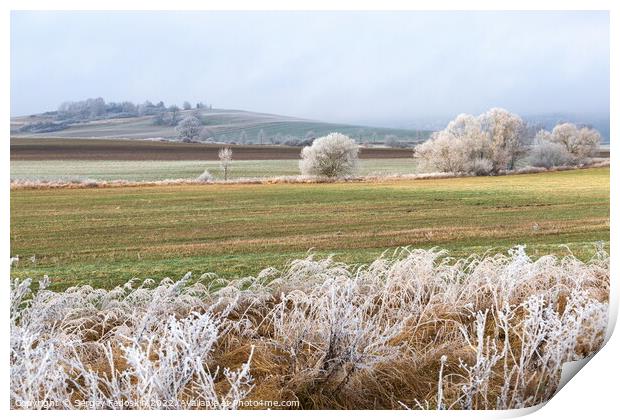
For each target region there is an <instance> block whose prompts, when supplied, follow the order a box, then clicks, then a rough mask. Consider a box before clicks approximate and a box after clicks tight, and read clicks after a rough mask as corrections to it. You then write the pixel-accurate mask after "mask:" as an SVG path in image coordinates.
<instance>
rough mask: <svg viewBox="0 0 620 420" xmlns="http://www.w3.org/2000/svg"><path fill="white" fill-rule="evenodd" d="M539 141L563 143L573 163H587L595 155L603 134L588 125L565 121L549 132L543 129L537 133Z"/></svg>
mask: <svg viewBox="0 0 620 420" xmlns="http://www.w3.org/2000/svg"><path fill="white" fill-rule="evenodd" d="M536 138H537V140H538V141H539V142H541V141H545V142H549V143H555V144H558V145H561V146H562V148H563V149H564V150H565V151H566V152H567V153H568V155H569V156H570V158H571V160H572V162H573V163H586V162H587V161H588V160H589V159H590V158H591V157H593V156H594V155H595V154H596V152H597V151H598V148H599V146H600V144H601V134H600V133H599V132H598V131H596V130H594V129H592V128H588V127H581V128H578V127H577V126H576V125H575V124H571V123H563V124H558V125H556V126H555V127H554V128H553V131H551V132H548V131H545V130H541V131H539V132H538V134H537V135H536Z"/></svg>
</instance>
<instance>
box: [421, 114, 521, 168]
mask: <svg viewBox="0 0 620 420" xmlns="http://www.w3.org/2000/svg"><path fill="white" fill-rule="evenodd" d="M525 150H526V149H525V123H524V122H523V120H522V119H521V117H519V116H518V115H516V114H512V113H510V112H508V111H506V110H504V109H500V108H493V109H491V110H489V111H487V112H485V113H484V114H482V115H479V116H478V117H475V116H473V115H467V114H461V115H459V116H457V117H456V118H455V119H454V120H453V121H450V123H449V124H448V126H447V127H446V128H445V129H444V130H442V131H439V132H436V133H434V134H433V135H432V136H431V139H430V140H428V141H427V142H425V143H423V144H422V145H420V146H418V147H416V149H415V156H416V157H418V158H420V159H421V160H422V164H423V166H426V167H427V168H430V169H436V170H439V171H442V172H453V173H469V174H475V175H487V174H491V173H497V172H499V171H502V170H506V169H513V168H514V166H515V163H516V161H517V159H518V158H519V157H521V156H522V155H523V154H524V153H525Z"/></svg>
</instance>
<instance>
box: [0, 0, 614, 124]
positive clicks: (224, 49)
mask: <svg viewBox="0 0 620 420" xmlns="http://www.w3.org/2000/svg"><path fill="white" fill-rule="evenodd" d="M97 96H101V97H103V98H104V99H105V100H106V101H121V100H131V101H135V102H143V101H144V100H146V99H149V100H151V101H154V102H155V101H159V100H163V101H164V102H165V103H166V104H172V103H176V104H178V105H180V104H181V103H182V102H183V101H184V100H189V101H191V102H196V101H204V102H207V103H212V104H213V105H214V106H215V107H221V108H237V109H247V110H253V111H262V112H271V113H278V114H284V115H293V116H299V117H307V118H314V119H320V120H326V121H337V122H351V123H366V124H392V123H397V124H400V123H402V122H406V121H414V120H416V119H419V118H429V117H430V118H432V117H444V116H446V115H448V116H450V115H454V114H458V113H461V112H467V113H480V112H482V111H484V110H485V109H487V108H489V107H493V106H501V107H505V108H507V109H509V110H512V111H515V112H518V113H521V114H533V113H556V112H565V113H566V112H571V113H597V114H601V113H602V114H605V115H607V114H608V113H609V16H608V14H607V12H389V13H387V12H385V13H377V12H320V13H318V12H114V13H110V12H13V13H12V17H11V114H12V115H24V114H31V113H36V112H42V111H47V110H53V109H56V108H57V107H58V105H59V104H60V103H61V102H63V101H67V100H80V99H85V98H88V97H97Z"/></svg>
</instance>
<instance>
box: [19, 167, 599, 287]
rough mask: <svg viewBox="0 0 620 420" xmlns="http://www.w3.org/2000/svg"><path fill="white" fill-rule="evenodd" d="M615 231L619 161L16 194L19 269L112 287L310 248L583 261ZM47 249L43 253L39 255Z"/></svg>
mask: <svg viewBox="0 0 620 420" xmlns="http://www.w3.org/2000/svg"><path fill="white" fill-rule="evenodd" d="M599 240H602V241H608V240H609V169H608V168H599V169H587V170H576V171H566V172H553V173H544V174H530V175H513V176H503V177H475V178H458V179H444V180H418V181H394V182H377V183H337V184H279V185H184V186H159V187H131V188H109V189H61V190H13V191H11V255H19V256H20V262H19V263H18V265H17V266H16V267H14V269H13V276H19V277H23V276H42V275H43V274H48V275H50V276H51V278H52V284H53V287H55V288H57V289H62V288H64V287H66V286H69V285H73V284H78V283H90V284H93V285H97V286H105V287H110V286H113V285H116V284H119V283H122V282H124V281H126V280H127V279H129V278H131V277H134V276H138V277H142V278H144V277H146V276H148V277H153V278H161V277H164V276H171V277H179V276H181V275H183V274H184V273H185V272H187V271H193V272H194V273H204V272H217V273H218V274H220V275H223V276H230V277H232V276H243V275H252V274H256V273H257V272H258V271H260V270H261V269H263V268H265V267H267V266H271V265H273V266H276V267H280V266H282V265H283V264H284V263H285V262H286V261H287V260H289V259H291V258H294V257H300V256H304V255H305V254H306V253H307V251H308V250H309V249H314V251H315V252H317V253H318V254H319V255H326V254H331V253H333V254H335V256H336V258H337V259H339V260H342V261H346V262H353V263H363V262H367V261H370V260H372V259H374V258H375V257H376V256H377V255H379V254H380V253H381V252H383V251H384V250H386V249H388V248H394V247H398V246H403V245H413V246H415V247H425V248H428V247H434V246H438V247H442V248H445V249H448V250H450V251H453V254H454V255H466V254H470V253H472V252H485V251H487V250H489V249H491V248H493V249H494V250H495V251H505V250H506V249H507V248H508V247H511V246H513V245H515V244H527V246H528V252H529V253H531V254H532V255H540V254H541V253H554V254H562V253H565V252H566V250H565V249H564V248H562V247H560V245H561V244H566V245H568V246H569V247H570V248H571V250H572V251H573V252H574V253H575V254H576V255H578V256H579V257H581V258H587V257H589V256H590V255H592V252H593V250H594V247H593V243H594V242H595V241H599ZM32 255H35V256H36V260H35V262H32V261H30V259H29V257H31V256H32Z"/></svg>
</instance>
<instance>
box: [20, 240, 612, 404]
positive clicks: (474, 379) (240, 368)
mask: <svg viewBox="0 0 620 420" xmlns="http://www.w3.org/2000/svg"><path fill="white" fill-rule="evenodd" d="M48 284H49V279H47V278H44V279H43V280H42V281H41V282H40V283H39V286H38V287H36V286H35V287H33V286H32V281H31V280H30V279H27V280H23V281H19V280H14V281H12V283H11V285H12V286H11V305H10V308H11V309H10V313H11V317H10V323H11V337H10V345H11V357H10V363H11V393H10V397H11V405H12V407H14V408H19V407H31V408H32V407H40V406H44V407H46V408H59V409H61V408H150V409H158V408H175V409H176V408H214V409H229V408H243V407H244V405H243V404H244V401H246V400H248V399H252V400H256V399H259V400H269V401H274V400H275V401H281V400H287V401H294V402H298V403H299V404H300V406H301V407H304V408H357V409H359V408H402V407H407V408H409V407H414V408H415V407H417V408H441V409H507V408H520V407H527V406H531V405H534V404H539V403H541V402H544V401H546V400H548V399H549V398H551V397H552V396H553V394H554V393H555V391H556V389H557V386H558V383H559V380H560V375H561V372H562V365H563V364H564V363H566V362H568V361H573V360H577V359H580V358H583V357H587V356H589V355H592V354H593V353H594V352H596V351H597V350H598V349H599V348H600V347H601V345H602V344H603V339H604V335H605V330H606V328H607V311H608V308H607V307H608V296H609V257H608V256H607V254H606V253H604V252H603V251H602V250H599V251H598V252H597V253H596V254H595V256H594V257H593V258H592V259H591V260H590V261H587V262H582V261H580V260H578V259H576V258H575V257H573V256H572V255H570V256H567V257H564V258H561V259H560V258H557V257H555V256H551V255H547V256H543V257H540V258H538V259H537V260H533V259H531V258H530V257H529V256H528V255H527V254H526V252H525V248H524V247H517V248H515V249H513V250H511V251H510V252H509V253H508V255H503V254H498V255H485V256H477V255H472V256H470V257H468V258H463V259H458V260H457V259H452V258H450V257H449V256H448V255H447V254H446V253H445V252H443V251H438V250H434V249H433V250H419V249H406V248H405V249H400V250H397V251H395V252H394V253H392V254H387V253H386V254H384V255H383V256H381V257H380V258H378V259H377V260H375V261H374V262H372V263H371V264H369V265H365V266H348V265H346V264H342V263H337V262H335V261H333V260H332V259H330V258H327V259H319V260H317V259H315V258H313V257H312V256H309V257H308V258H305V259H301V260H295V261H292V262H291V263H290V264H289V265H287V266H286V267H285V268H284V269H283V270H282V271H279V270H276V269H274V268H268V269H265V270H263V271H262V272H260V273H259V274H258V275H257V276H256V277H247V278H242V279H236V280H224V279H219V278H217V276H215V275H212V274H209V275H205V276H203V277H201V278H200V279H198V280H194V279H193V278H192V276H191V274H189V273H188V275H186V276H184V277H183V278H182V279H181V280H179V281H173V280H171V279H164V280H162V281H161V282H160V283H159V284H154V282H153V281H152V280H145V281H144V282H142V283H139V282H138V281H137V280H135V279H134V280H132V281H129V282H127V283H126V284H125V285H123V286H119V287H116V288H114V289H112V290H109V291H107V290H101V289H93V288H92V287H90V286H81V287H72V288H69V289H67V290H66V291H64V292H54V291H50V290H48V289H47V286H48ZM164 401H165V402H166V406H162V402H164Z"/></svg>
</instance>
